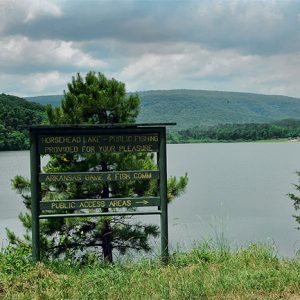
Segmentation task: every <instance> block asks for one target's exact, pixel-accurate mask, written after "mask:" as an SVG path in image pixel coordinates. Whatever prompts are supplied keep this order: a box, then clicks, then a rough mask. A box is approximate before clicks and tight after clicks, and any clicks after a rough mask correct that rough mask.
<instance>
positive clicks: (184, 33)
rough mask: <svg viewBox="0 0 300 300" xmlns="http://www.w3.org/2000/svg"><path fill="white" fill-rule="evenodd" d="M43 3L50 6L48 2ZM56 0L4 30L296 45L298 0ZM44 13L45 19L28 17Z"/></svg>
mask: <svg viewBox="0 0 300 300" xmlns="http://www.w3.org/2000/svg"><path fill="white" fill-rule="evenodd" d="M33 2H34V1H33ZM45 3H48V6H49V7H51V6H50V2H47V1H45ZM58 3H60V6H58V5H54V4H53V7H52V10H51V9H50V10H49V11H48V10H46V9H45V10H42V9H41V7H42V6H41V5H39V6H37V5H36V4H35V5H33V6H32V7H33V8H32V9H31V10H29V13H28V12H27V17H26V20H27V22H25V24H24V22H21V23H20V22H15V23H14V24H10V26H9V28H7V33H8V34H21V35H26V36H28V37H30V38H31V39H62V40H72V41H89V40H101V39H107V38H110V39H116V40H119V41H123V42H134V43H145V42H166V41H167V42H189V43H191V42H192V43H201V44H204V45H205V46H206V47H210V48H213V49H222V48H236V49H240V50H241V51H243V52H245V53H251V54H257V53H260V54H263V53H280V52H289V51H294V50H295V49H299V47H300V37H299V34H298V32H299V22H298V14H299V13H300V2H298V3H297V2H295V1H285V2H282V1H270V0H264V1H263V0H262V1H242V0H240V1H173V2H170V1H126V0H122V1H120V0H119V1H86V2H83V1H76V0H74V1H61V2H58ZM171 6H172V8H171ZM37 8H38V9H37ZM45 11H47V12H49V14H48V17H44V18H41V17H31V16H35V15H37V16H41V15H42V14H43V13H44V12H45ZM50 12H52V13H50ZM278 41H280V43H278Z"/></svg>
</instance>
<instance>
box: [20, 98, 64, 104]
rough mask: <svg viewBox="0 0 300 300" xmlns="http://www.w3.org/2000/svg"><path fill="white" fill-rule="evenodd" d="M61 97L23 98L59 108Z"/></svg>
mask: <svg viewBox="0 0 300 300" xmlns="http://www.w3.org/2000/svg"><path fill="white" fill-rule="evenodd" d="M62 97H63V95H49V96H36V97H25V99H27V100H30V101H33V102H36V103H39V104H42V105H47V104H51V105H52V106H59V105H60V102H61V99H62Z"/></svg>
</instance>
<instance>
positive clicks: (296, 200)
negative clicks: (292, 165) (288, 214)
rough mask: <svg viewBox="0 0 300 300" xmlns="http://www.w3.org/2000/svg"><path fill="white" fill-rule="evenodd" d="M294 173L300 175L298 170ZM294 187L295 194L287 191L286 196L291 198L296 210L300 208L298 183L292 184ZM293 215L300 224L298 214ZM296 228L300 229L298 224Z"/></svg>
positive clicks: (299, 187)
mask: <svg viewBox="0 0 300 300" xmlns="http://www.w3.org/2000/svg"><path fill="white" fill-rule="evenodd" d="M296 174H297V175H298V176H299V177H300V172H299V171H298V172H296ZM294 187H295V189H296V191H297V194H293V193H289V194H288V196H289V198H290V199H291V200H292V202H293V206H294V208H295V210H296V211H298V210H300V195H299V191H300V184H294ZM293 217H294V218H295V220H296V222H297V223H298V224H299V225H300V215H294V216H293ZM297 229H299V230H300V226H298V227H297Z"/></svg>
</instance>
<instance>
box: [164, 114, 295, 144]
mask: <svg viewBox="0 0 300 300" xmlns="http://www.w3.org/2000/svg"><path fill="white" fill-rule="evenodd" d="M298 137H300V120H294V119H287V120H282V121H276V122H271V123H249V124H220V125H215V126H195V127H193V128H189V129H186V130H180V131H178V132H176V133H170V134H169V141H170V142H172V143H182V142H214V141H216V142H229V141H258V140H270V139H288V138H289V139H295V138H298Z"/></svg>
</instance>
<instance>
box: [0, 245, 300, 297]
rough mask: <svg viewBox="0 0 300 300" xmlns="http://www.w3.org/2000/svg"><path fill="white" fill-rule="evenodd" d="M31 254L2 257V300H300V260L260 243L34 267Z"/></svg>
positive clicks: (8, 253) (0, 256) (21, 252)
mask: <svg viewBox="0 0 300 300" xmlns="http://www.w3.org/2000/svg"><path fill="white" fill-rule="evenodd" d="M26 257H27V250H21V249H20V250H18V251H17V252H14V251H5V252H2V254H1V255H0V298H1V299H300V257H297V258H295V259H290V260H283V259H280V258H278V257H277V256H276V255H275V254H274V253H273V251H272V250H270V249H269V248H267V247H264V246H260V245H251V246H249V247H247V248H244V249H240V250H236V251H230V250H228V249H227V248H221V249H220V248H215V247H213V246H212V245H210V244H202V245H200V246H199V247H198V248H196V249H194V250H193V251H191V252H189V253H175V254H173V255H172V257H171V259H170V263H169V265H167V266H162V265H161V264H160V263H159V260H154V261H149V260H141V261H139V262H135V263H134V262H126V263H122V264H121V263H116V264H115V265H104V264H99V263H90V264H89V265H86V266H79V265H74V264H71V263H68V262H60V263H44V264H39V265H37V266H35V267H34V266H32V265H31V263H30V262H29V260H28V259H27V258H26Z"/></svg>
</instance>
